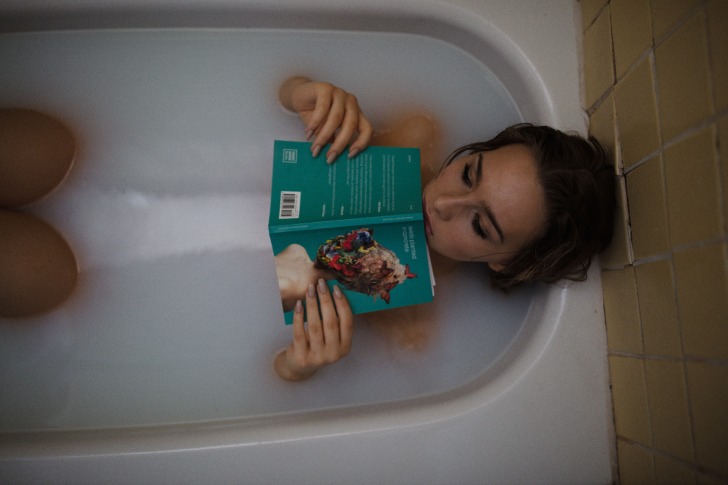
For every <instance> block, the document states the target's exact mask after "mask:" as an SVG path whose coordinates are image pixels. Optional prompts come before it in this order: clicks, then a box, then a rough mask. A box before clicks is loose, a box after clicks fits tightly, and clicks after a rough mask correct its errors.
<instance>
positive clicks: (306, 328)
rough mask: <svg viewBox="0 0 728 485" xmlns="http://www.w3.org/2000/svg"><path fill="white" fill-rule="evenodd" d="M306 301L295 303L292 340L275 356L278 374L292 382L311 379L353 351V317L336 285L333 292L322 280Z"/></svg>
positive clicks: (311, 287) (309, 292)
mask: <svg viewBox="0 0 728 485" xmlns="http://www.w3.org/2000/svg"><path fill="white" fill-rule="evenodd" d="M305 314H306V316H307V324H304V304H303V302H301V301H300V300H299V301H297V302H296V304H295V307H294V316H293V342H292V343H291V344H290V345H289V346H288V347H287V348H286V349H284V350H282V351H281V352H279V353H278V355H276V358H275V361H274V368H275V371H276V373H277V374H278V375H279V376H280V377H281V378H283V379H286V380H289V381H301V380H305V379H308V378H309V377H311V376H312V375H313V374H315V373H316V371H318V370H319V369H321V368H322V367H325V366H327V365H329V364H333V363H334V362H337V361H338V360H340V359H341V358H343V357H344V356H346V355H347V354H348V353H349V351H350V350H351V341H352V334H353V316H352V313H351V308H350V307H349V303H348V301H347V300H346V297H345V296H344V295H343V293H342V292H341V291H340V290H339V288H338V286H334V290H333V292H330V291H329V289H328V287H327V286H326V283H325V282H324V280H323V279H320V280H319V281H318V283H317V284H316V285H313V284H311V285H310V286H309V287H308V290H307V291H306V297H305Z"/></svg>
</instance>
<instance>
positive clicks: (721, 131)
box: [717, 116, 728, 234]
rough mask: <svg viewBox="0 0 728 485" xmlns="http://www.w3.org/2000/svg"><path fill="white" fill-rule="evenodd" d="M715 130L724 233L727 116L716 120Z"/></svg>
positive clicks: (727, 188)
mask: <svg viewBox="0 0 728 485" xmlns="http://www.w3.org/2000/svg"><path fill="white" fill-rule="evenodd" d="M717 132H718V147H719V152H718V158H719V159H720V160H719V161H720V173H721V177H722V180H723V182H722V188H723V190H722V192H723V234H726V233H728V116H724V117H723V118H721V119H720V120H718V123H717Z"/></svg>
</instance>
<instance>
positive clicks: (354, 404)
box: [0, 0, 612, 484]
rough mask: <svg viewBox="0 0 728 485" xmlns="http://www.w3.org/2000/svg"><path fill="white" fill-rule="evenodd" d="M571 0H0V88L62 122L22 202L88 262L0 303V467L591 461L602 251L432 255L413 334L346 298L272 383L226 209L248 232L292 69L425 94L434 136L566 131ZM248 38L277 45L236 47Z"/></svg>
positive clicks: (220, 472)
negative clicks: (394, 333)
mask: <svg viewBox="0 0 728 485" xmlns="http://www.w3.org/2000/svg"><path fill="white" fill-rule="evenodd" d="M577 8H578V7H577V5H576V4H575V2H571V1H557V0H552V1H548V2H542V1H540V0H533V1H526V0H518V1H515V2H514V1H509V0H502V1H500V0H499V1H482V2H481V1H477V0H471V1H468V0H451V1H445V0H441V1H424V0H423V1H410V0H398V1H361V2H344V1H333V0H331V1H324V0H316V1H314V0H309V1H307V2H298V1H294V0H290V1H273V0H268V1H265V2H256V1H252V0H251V1H245V0H237V1H235V0H220V1H210V2H201V1H197V2H191V1H190V2H187V1H183V0H177V1H174V0H168V1H164V0H157V1H153V2H152V1H141V0H139V1H121V0H112V1H106V2H101V1H99V2H81V1H73V0H62V1H41V2H34V3H32V4H29V3H28V2H24V1H19V0H12V1H6V2H3V4H2V5H1V6H0V31H2V32H10V33H12V32H26V33H23V34H19V35H18V34H12V35H5V36H0V62H2V64H3V72H2V73H0V107H3V106H9V105H14V106H25V107H35V108H37V109H44V110H46V111H50V112H54V113H56V114H57V115H58V116H60V117H62V118H63V119H65V120H66V121H67V122H68V123H69V124H70V125H72V126H73V128H74V130H75V131H76V133H77V137H78V139H79V142H80V151H79V159H78V162H77V166H76V167H75V168H74V172H73V173H72V175H71V177H69V180H68V181H67V182H66V184H65V185H64V186H63V187H61V189H59V190H58V191H57V192H56V193H54V194H53V195H52V196H51V197H49V198H47V199H46V200H44V201H42V202H40V203H38V204H36V205H34V206H32V207H30V208H29V209H28V210H29V211H31V212H34V213H36V214H38V215H40V216H41V217H44V218H46V219H47V220H49V221H51V223H53V224H54V225H55V226H56V227H58V228H59V230H61V232H62V233H64V234H65V235H66V237H67V238H68V239H69V241H70V242H71V244H72V246H73V247H74V249H75V250H76V252H77V254H78V256H79V261H80V265H81V269H82V274H81V280H80V284H79V289H78V290H77V291H76V293H75V294H74V295H73V297H72V298H71V300H70V301H69V302H67V303H66V304H65V305H64V306H62V307H61V308H59V309H58V310H56V311H54V312H52V313H51V314H48V315H45V316H43V317H39V318H36V319H34V320H32V321H28V322H24V323H22V324H18V322H13V321H9V320H0V385H2V389H3V395H2V396H0V482H3V483H26V482H37V483H47V482H54V483H59V482H68V483H82V482H89V483H98V482H104V483H145V482H148V483H200V482H210V483H219V482H231V483H393V484H399V483H516V482H526V483H567V482H572V483H589V482H591V483H607V482H610V481H611V458H610V454H611V449H612V438H611V434H610V422H611V410H610V406H609V393H608V378H607V364H606V342H605V331H604V326H603V323H602V322H603V314H602V304H601V287H600V283H599V275H598V270H596V269H594V270H592V272H591V274H590V278H589V280H588V281H587V282H585V283H580V284H569V285H567V284H563V285H554V286H550V287H541V286H539V287H534V288H528V289H525V290H523V291H521V292H518V293H516V294H514V295H510V296H503V295H499V294H497V293H493V292H491V291H489V289H488V285H487V282H484V281H482V279H481V277H480V274H479V273H478V272H477V271H475V268H461V269H459V270H458V271H457V272H455V273H452V274H448V275H445V276H443V277H442V278H440V279H438V288H437V303H436V305H435V307H434V309H433V310H432V312H431V313H432V314H433V315H435V317H434V320H435V321H436V323H437V325H435V326H436V330H437V332H436V334H435V336H434V337H433V345H431V346H430V347H429V348H428V349H426V350H425V351H423V352H411V351H407V350H403V349H398V348H396V347H393V346H392V345H390V344H389V343H387V342H386V339H384V338H383V337H382V336H381V335H378V334H377V333H376V332H375V331H373V330H372V328H369V326H367V325H361V326H360V327H359V328H358V329H357V334H356V340H355V348H354V350H353V352H352V354H351V355H350V356H349V357H347V359H345V360H344V361H342V362H341V363H339V364H337V365H336V366H333V367H332V368H331V369H326V370H324V371H322V372H321V373H320V374H319V375H317V376H316V377H315V378H314V379H312V380H311V381H309V382H306V383H304V384H291V383H286V382H282V381H280V380H277V379H276V378H275V377H274V375H273V373H272V371H271V369H270V360H271V357H272V355H273V352H274V351H275V350H276V349H278V348H280V347H281V346H282V345H284V344H285V343H286V341H287V339H288V338H289V330H290V329H288V328H285V327H284V326H283V325H282V324H281V323H279V322H278V321H276V319H277V318H278V317H279V312H280V310H279V308H278V302H277V301H276V291H275V278H274V271H273V268H272V267H271V266H272V265H271V264H270V260H269V259H268V258H269V256H270V255H269V253H268V251H269V250H268V248H267V238H266V237H265V235H264V234H263V235H260V234H255V235H254V236H256V237H251V235H250V234H249V232H250V231H245V230H242V229H241V228H243V227H255V228H256V231H257V230H258V229H260V230H261V231H262V232H264V225H265V219H266V218H265V213H266V211H267V190H268V189H269V187H270V182H269V180H267V177H268V176H269V171H268V167H269V165H268V161H267V160H268V157H269V151H270V147H271V146H272V145H271V143H272V140H273V138H294V139H295V138H299V139H300V138H301V134H300V131H301V130H300V126H299V124H298V122H297V121H296V120H295V119H294V118H293V117H291V116H289V115H287V114H286V113H284V112H282V110H280V108H279V107H278V106H277V105H276V104H275V90H276V88H277V83H278V82H280V80H281V79H283V78H284V76H286V75H289V74H292V73H300V72H301V71H304V73H306V74H310V75H314V76H316V75H319V77H320V78H323V79H326V80H330V81H333V82H337V83H340V84H342V85H345V86H347V87H350V89H351V90H352V91H354V92H355V93H357V94H358V95H359V96H360V100H361V102H362V104H363V105H364V106H365V108H366V109H367V113H368V114H369V115H370V116H371V117H372V118H373V119H374V120H375V121H378V120H380V119H384V118H386V113H387V110H391V109H393V107H394V108H397V107H399V108H401V109H406V108H408V107H411V106H414V105H427V106H428V107H430V109H432V110H433V111H435V112H437V113H438V115H441V116H442V117H443V119H445V120H449V121H452V123H449V124H448V126H450V128H448V129H449V130H450V131H446V133H445V136H446V140H447V141H448V142H449V143H451V144H452V145H453V146H454V145H459V144H462V143H465V142H468V141H473V140H474V139H476V138H478V137H480V138H483V137H484V135H492V134H494V132H495V131H497V130H498V129H500V128H502V127H503V126H504V125H506V124H509V123H512V122H514V121H519V120H526V121H533V122H538V123H545V124H550V125H553V126H555V127H557V128H561V129H574V130H578V131H580V132H582V133H583V132H584V130H585V121H584V120H585V117H584V115H583V113H582V111H581V110H580V108H579V62H578V59H579V52H578V45H577V37H578V36H577V31H578V27H577V25H578V23H579V22H578V12H575V9H577ZM129 28H133V29H135V30H133V31H132V32H130V31H129V30H128V29H129ZM190 28H192V29H193V30H190ZM98 29H101V31H100V32H99V30H98ZM139 29H141V30H139ZM56 31H59V32H56ZM27 32H32V33H27ZM130 34H131V35H132V36H131V37H130ZM251 35H253V36H257V37H256V38H255V39H253V38H252V37H250V36H251ZM89 36H91V37H89ZM29 39H30V40H29ZM89 39H92V40H89ZM299 39H300V42H299ZM89 42H92V43H93V48H90V47H89V45H90V44H89ZM155 42H156V43H155ZM388 42H389V43H390V44H387V43H388ZM392 42H394V44H392ZM294 44H300V46H299V47H298V49H299V50H296V49H295V48H294V47H293V46H294ZM395 44H396V49H394V48H392V47H391V45H395ZM237 45H240V46H241V47H240V49H241V52H237V50H236V48H235V46H237ZM332 45H335V49H334V50H335V52H333V51H332V52H330V53H329V54H330V55H326V56H322V55H319V54H318V52H319V51H322V52H325V51H326V49H331V48H332V47H331V46H332ZM150 46H151V47H150ZM231 46H233V47H232V48H231ZM255 46H258V47H260V48H261V49H273V50H274V51H275V49H277V47H276V46H281V48H280V49H279V50H278V51H275V52H272V53H271V55H267V56H265V57H264V58H258V60H257V61H256V62H257V63H256V65H255V66H250V65H249V63H248V58H247V57H245V55H247V54H245V53H244V52H243V51H245V50H246V49H252V48H253V47H255ZM312 46H313V47H315V48H316V49H312ZM24 49H27V50H24ZM210 49H214V52H215V53H216V54H215V56H209V58H208V56H206V54H205V53H206V52H211V51H210ZM81 51H82V52H83V55H77V53H78V52H81ZM266 52H267V51H266ZM28 53H30V54H32V55H26V54H28ZM418 56H419V57H418ZM24 59H25V60H24ZM184 59H194V61H195V66H185V65H184V62H183V61H184ZM334 59H335V60H336V65H332V64H334ZM431 59H441V60H442V62H443V63H444V64H443V66H440V65H431V64H432V62H430V60H431ZM26 61H27V62H26ZM364 61H366V62H364ZM362 62H364V66H370V67H369V68H365V67H363V66H362ZM450 63H454V64H452V65H451V64H450ZM180 66H183V67H180ZM452 66H456V67H457V69H455V68H453V67H452ZM398 69H399V70H401V71H402V72H400V73H396V72H395V73H394V74H392V71H393V70H394V71H396V70H398ZM448 69H450V70H451V71H448ZM307 70H308V71H307ZM442 71H445V73H446V76H447V77H446V78H447V79H452V80H453V81H452V82H453V85H452V86H450V87H453V88H455V89H452V93H450V94H449V95H445V96H443V94H442V92H441V91H438V89H440V88H438V86H436V85H435V84H437V82H436V81H432V83H430V78H432V79H435V78H437V77H438V75H439V76H441V75H442ZM178 73H182V74H184V76H183V77H179V76H177V74H178ZM392 76H393V77H392ZM398 76H399V77H398ZM408 76H409V77H408ZM390 77H392V79H395V81H394V82H395V83H396V82H399V83H401V84H400V85H399V89H400V90H399V92H398V91H397V87H395V88H394V89H393V91H394V92H393V93H389V92H388V91H387V90H386V88H387V87H388V82H390V81H389V80H390ZM140 78H141V79H143V80H144V82H142V83H141V84H140V83H139V81H138V80H139V79H140ZM431 84H432V85H431ZM403 85H404V86H408V89H407V90H405V91H406V92H404V91H403V89H402V86H403ZM481 85H482V86H485V87H482V86H481ZM140 86H141V89H140ZM503 87H505V90H501V89H502V88H503ZM482 89H484V90H485V91H484V92H482V93H481V92H480V91H479V90H482ZM238 90H240V95H239V97H238V96H236V93H237V92H238ZM387 96H390V97H387ZM397 103H400V104H399V105H398V104H397ZM469 110H472V111H473V112H472V113H471V112H470V111H469ZM484 112H487V113H484ZM494 113H495V114H494ZM479 116H482V119H481V118H480V117H479ZM471 117H475V118H474V119H476V120H478V123H477V126H470V125H472V124H474V123H471V121H470V120H471V119H473V118H471ZM461 118H462V119H461ZM255 207H257V208H259V209H260V210H259V211H258V213H251V211H250V208H255ZM252 274H255V275H256V278H255V279H253V278H251V275H252ZM253 281H255V283H253ZM445 315H447V316H448V319H447V320H446V319H445V318H444V316H445Z"/></svg>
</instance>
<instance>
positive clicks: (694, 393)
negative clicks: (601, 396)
mask: <svg viewBox="0 0 728 485" xmlns="http://www.w3.org/2000/svg"><path fill="white" fill-rule="evenodd" d="M579 4H580V7H581V12H582V24H583V34H584V46H583V54H584V64H583V66H584V72H583V88H584V89H583V94H582V99H583V105H584V109H585V110H586V112H587V113H588V115H589V119H590V132H591V134H592V135H593V136H595V137H596V138H597V139H599V140H600V141H601V142H602V144H603V145H604V146H605V147H607V148H608V149H609V150H610V151H611V153H613V156H614V161H615V167H616V168H615V170H616V172H617V175H618V177H619V182H620V183H619V184H618V186H619V189H618V190H619V193H618V200H619V201H620V202H619V205H620V207H619V210H618V214H617V219H616V224H617V227H616V232H615V239H614V241H613V243H612V245H611V247H610V248H609V249H608V250H607V251H606V252H605V253H604V254H603V255H602V256H601V258H600V261H601V266H602V270H603V271H602V283H603V287H604V310H605V318H606V331H607V343H608V347H609V355H608V359H609V369H610V379H611V387H612V401H613V406H614V424H615V432H616V443H615V446H614V450H615V457H616V461H617V463H616V465H617V467H616V469H617V472H616V473H617V475H616V476H615V477H614V479H615V482H618V483H624V484H629V483H640V484H642V483H655V484H661V483H695V484H697V483H728V0H580V1H579Z"/></svg>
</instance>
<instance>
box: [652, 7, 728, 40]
mask: <svg viewBox="0 0 728 485" xmlns="http://www.w3.org/2000/svg"><path fill="white" fill-rule="evenodd" d="M720 1H723V0H720ZM698 3H700V0H650V4H651V7H652V8H651V13H652V29H653V31H654V35H655V39H656V40H658V41H659V40H661V39H662V38H663V37H664V36H665V35H666V34H667V33H668V32H669V31H670V30H671V29H673V28H674V27H675V25H676V24H677V23H678V22H679V21H681V20H683V19H685V17H686V16H687V15H688V14H689V13H690V11H691V10H692V9H693V7H695V6H696V5H697V4H698Z"/></svg>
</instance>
